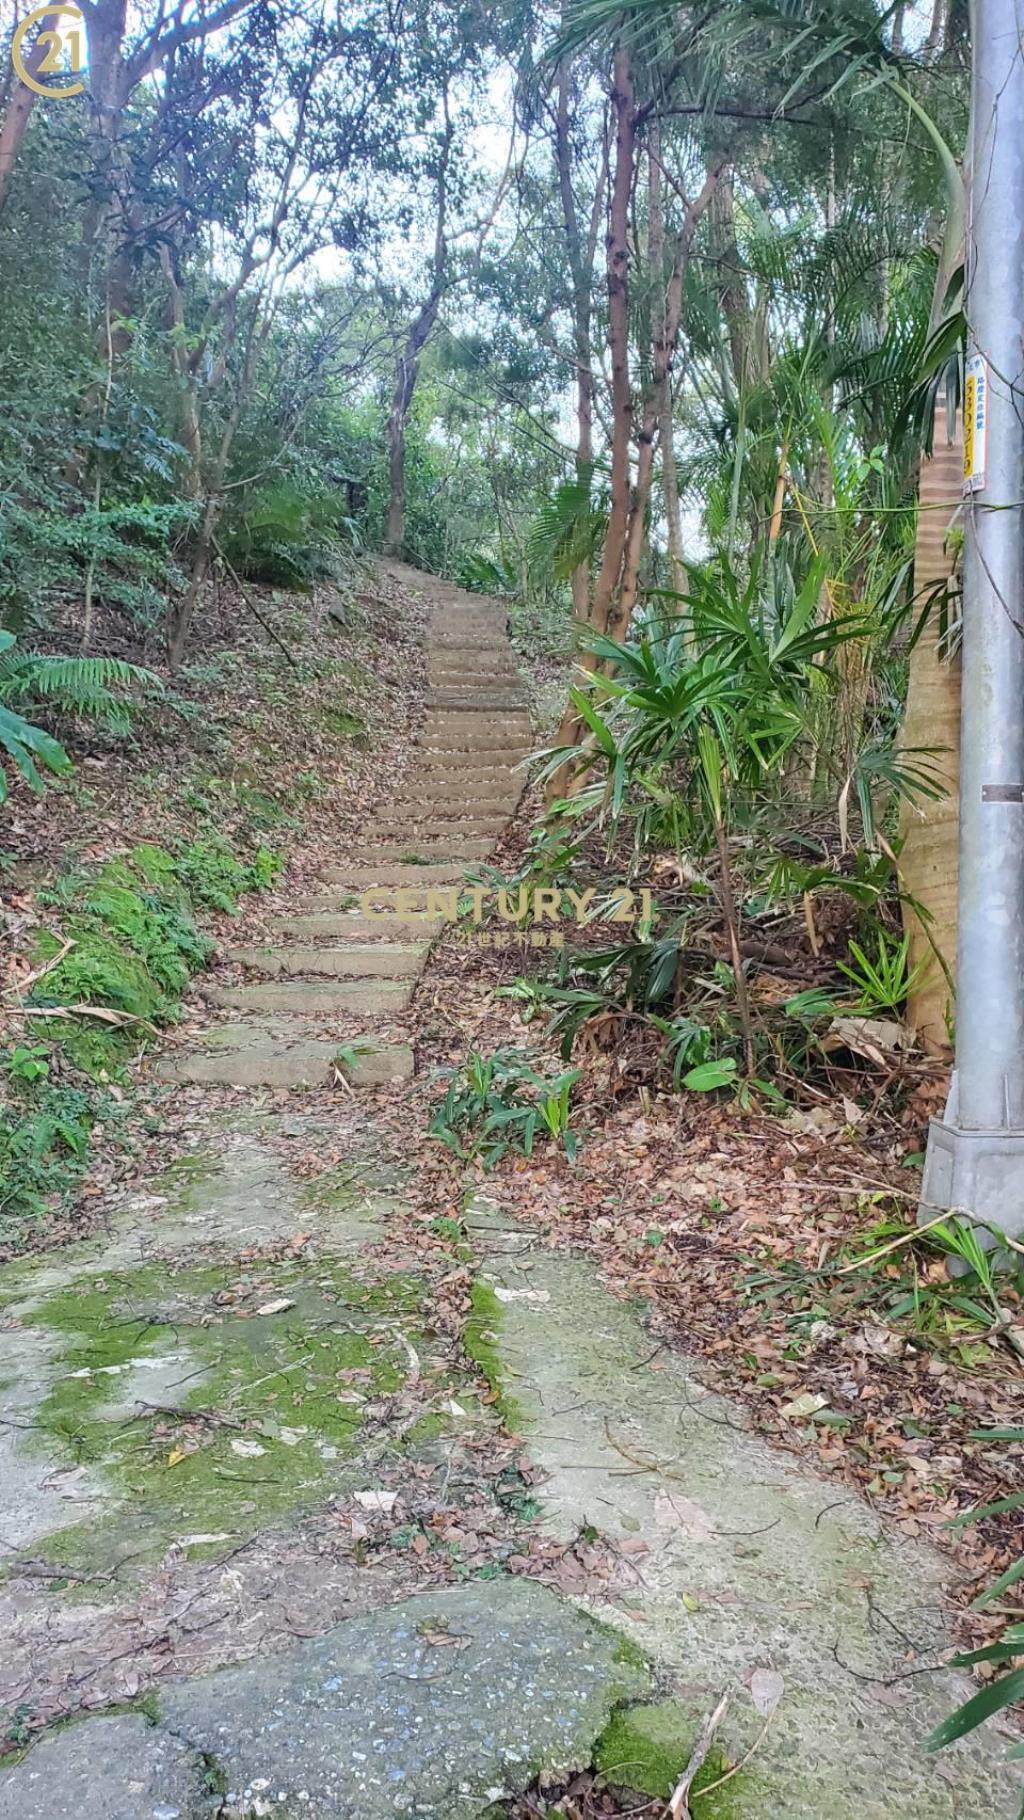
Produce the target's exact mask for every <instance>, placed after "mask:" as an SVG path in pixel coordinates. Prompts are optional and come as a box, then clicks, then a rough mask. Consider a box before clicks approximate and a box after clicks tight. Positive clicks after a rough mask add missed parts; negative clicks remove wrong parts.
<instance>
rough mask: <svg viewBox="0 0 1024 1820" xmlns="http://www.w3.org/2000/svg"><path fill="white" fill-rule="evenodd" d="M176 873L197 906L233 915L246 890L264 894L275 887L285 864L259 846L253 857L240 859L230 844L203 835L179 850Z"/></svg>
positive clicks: (269, 851)
mask: <svg viewBox="0 0 1024 1820" xmlns="http://www.w3.org/2000/svg"><path fill="white" fill-rule="evenodd" d="M174 865H175V873H176V875H177V877H178V879H179V880H180V882H181V884H182V885H183V886H184V888H185V890H186V891H187V892H188V894H189V896H190V897H191V898H193V899H194V901H195V902H196V903H199V904H208V905H209V906H210V907H211V909H214V910H223V911H225V912H227V913H229V914H230V913H231V912H233V911H235V910H237V908H238V900H239V898H240V897H241V896H242V895H243V894H244V893H245V892H246V891H262V890H265V888H266V887H267V886H268V885H270V884H272V883H273V881H274V879H275V878H276V877H277V874H278V872H279V871H280V870H281V865H282V861H281V859H280V857H279V855H277V854H276V853H274V852H272V851H271V849H270V848H269V847H265V846H262V845H261V846H259V847H257V849H256V851H255V853H254V854H253V856H252V858H251V859H249V860H240V859H239V858H238V857H237V855H236V854H235V853H234V851H233V850H232V848H231V847H230V846H229V845H228V843H227V841H225V840H221V839H219V838H218V837H217V836H215V835H206V836H201V837H200V838H198V839H197V840H194V841H190V842H189V844H188V845H187V846H184V847H182V848H180V849H179V851H178V853H177V854H176V857H175V862H174Z"/></svg>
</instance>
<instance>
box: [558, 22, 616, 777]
mask: <svg viewBox="0 0 1024 1820" xmlns="http://www.w3.org/2000/svg"><path fill="white" fill-rule="evenodd" d="M612 107H613V110H614V117H615V163H614V171H613V176H612V187H611V196H610V198H609V209H608V233H607V236H606V239H605V270H606V275H607V286H608V346H609V350H610V352H611V362H612V388H611V389H612V438H611V504H610V509H609V513H608V525H607V529H606V532H605V540H604V550H603V552H602V556H601V567H600V570H599V571H598V576H597V581H596V584H595V588H594V599H593V606H592V608H591V615H590V617H591V620H592V623H593V624H594V625H595V626H596V627H597V629H598V630H599V631H602V632H604V631H606V630H607V628H608V621H609V617H610V615H611V610H612V602H613V600H614V597H615V590H616V587H617V585H618V581H619V574H620V571H621V568H622V558H623V554H624V551H625V546H626V536H627V532H628V528H629V493H630V487H629V482H630V434H631V430H632V423H633V391H632V387H631V385H630V380H629V276H628V274H629V205H630V198H631V196H632V193H633V168H634V162H635V156H636V104H635V98H634V92H633V73H632V69H631V66H630V60H629V52H628V51H626V50H624V49H623V48H622V47H621V46H618V47H617V48H616V51H615V59H614V64H613V70H612ZM580 661H581V663H582V666H583V668H584V669H588V670H593V669H594V668H596V662H597V660H596V658H595V657H594V656H593V654H592V653H591V652H589V651H588V652H584V653H583V656H582V658H581V660H580ZM581 724H582V723H581V721H580V717H579V715H578V714H577V712H576V707H575V705H574V703H573V702H572V701H571V700H570V701H568V702H567V703H566V707H565V712H564V713H563V715H562V721H561V725H560V727H559V729H558V733H557V736H556V740H555V744H556V745H558V746H572V745H575V743H576V741H577V739H578V738H579V733H580V727H581ZM565 782H566V776H565V767H564V766H563V767H562V768H561V769H560V770H559V771H557V772H556V773H555V774H554V775H553V776H552V778H551V779H550V780H549V783H548V789H547V800H548V801H549V802H552V801H553V800H554V799H555V797H557V796H560V795H562V794H564V789H565Z"/></svg>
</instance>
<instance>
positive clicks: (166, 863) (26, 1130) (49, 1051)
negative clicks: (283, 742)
mask: <svg viewBox="0 0 1024 1820" xmlns="http://www.w3.org/2000/svg"><path fill="white" fill-rule="evenodd" d="M279 864H280V862H279V860H278V859H277V857H276V856H275V855H274V854H273V853H272V852H271V851H270V849H269V848H267V847H264V846H260V847H258V848H257V849H256V850H255V852H254V853H253V855H252V856H251V857H249V858H240V857H239V856H238V855H237V854H236V853H235V852H234V851H233V849H232V848H231V847H230V846H229V845H228V844H227V842H226V841H224V840H222V839H220V838H219V837H218V836H215V835H212V834H206V835H201V836H198V837H197V838H195V839H192V840H189V841H184V840H183V841H181V842H179V843H176V844H175V845H174V846H172V847H161V846H157V845H156V844H155V843H152V842H144V843H141V844H140V845H138V846H136V847H133V848H132V849H131V851H130V852H129V853H127V854H125V855H121V856H118V857H117V858H114V859H110V860H107V861H106V863H105V864H104V865H102V866H101V867H100V868H99V869H98V870H96V871H91V872H90V871H85V870H75V871H72V872H70V873H68V874H66V875H65V876H64V877H63V878H62V879H60V880H58V881H57V883H56V884H54V885H53V886H52V887H51V888H50V889H48V890H46V891H42V892H40V893H39V895H38V898H37V903H38V906H39V912H40V921H39V925H38V927H37V928H36V930H35V932H34V942H33V953H32V972H33V975H34V977H33V978H32V979H31V981H30V983H29V985H28V992H27V997H26V1000H25V1005H24V1016H23V1018H22V1020H21V1021H22V1024H23V1028H24V1031H25V1032H26V1033H27V1034H24V1035H22V1036H21V1037H20V1038H19V1039H18V1040H15V1041H14V1042H13V1043H11V1044H9V1045H8V1046H7V1047H6V1049H2V1050H0V1246H2V1247H4V1248H5V1249H10V1250H18V1249H21V1248H22V1247H23V1246H24V1245H25V1244H27V1243H29V1242H30V1241H31V1240H32V1239H33V1238H34V1237H35V1236H37V1235H38V1234H39V1233H40V1232H41V1231H43V1230H45V1229H46V1228H47V1226H49V1225H51V1224H52V1223H53V1222H54V1221H55V1220H56V1219H57V1218H59V1216H60V1215H61V1214H62V1213H63V1212H65V1211H66V1210H67V1209H68V1208H69V1207H70V1206H71V1204H72V1203H73V1201H74V1198H75V1195H76V1192H77V1190H78V1189H79V1187H80V1184H81V1181H82V1177H83V1175H84V1174H85V1171H86V1170H87V1168H88V1165H89V1160H90V1155H91V1152H92V1140H93V1134H94V1132H96V1131H97V1129H99V1130H101V1131H102V1133H103V1136H104V1141H105V1142H107V1143H109V1142H111V1141H115V1142H116V1141H119V1138H118V1130H119V1127H120V1125H121V1124H122V1123H123V1116H124V1115H123V1091H122V1089H123V1084H124V1082H125V1081H126V1080H127V1078H128V1077H127V1073H126V1065H127V1063H128V1061H129V1060H130V1058H131V1057H132V1055H133V1054H136V1053H137V1052H138V1051H139V1049H140V1048H141V1047H144V1046H145V1044H146V1042H147V1041H149V1040H150V1039H151V1038H152V1037H153V1036H155V1035H156V1034H157V1032H158V1029H159V1027H160V1026H161V1025H163V1024H168V1023H171V1022H173V1021H174V1019H175V1018H176V1017H177V1015H178V1008H179V1005H180V1001H181V997H182V994H183V993H184V991H185V988H186V986H187V985H188V981H189V978H190V976H191V975H192V974H193V973H194V972H196V971H197V970H198V969H199V968H201V967H203V966H205V964H206V962H207V960H208V959H209V956H210V954H211V952H212V946H213V944H212V943H211V941H210V939H209V937H208V936H206V935H204V934H203V933H202V932H201V931H200V929H199V928H198V927H197V924H196V920H195V916H196V911H197V910H199V909H206V908H209V909H215V910H219V911H222V912H231V911H234V910H235V909H237V907H238V902H239V899H240V897H241V896H242V894H243V893H244V892H247V891H252V890H258V889H260V888H261V887H262V886H265V885H267V884H269V883H270V881H271V879H272V878H273V877H274V874H275V872H276V871H277V869H278V866H279Z"/></svg>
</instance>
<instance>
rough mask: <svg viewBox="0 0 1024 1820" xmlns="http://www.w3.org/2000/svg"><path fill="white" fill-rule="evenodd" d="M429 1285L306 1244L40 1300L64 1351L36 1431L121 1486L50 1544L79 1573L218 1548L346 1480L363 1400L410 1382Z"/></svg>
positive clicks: (81, 1286)
mask: <svg viewBox="0 0 1024 1820" xmlns="http://www.w3.org/2000/svg"><path fill="white" fill-rule="evenodd" d="M422 1297H423V1290H422V1285H419V1284H418V1283H416V1282H415V1280H414V1279H412V1278H409V1277H399V1278H395V1279H387V1280H385V1281H384V1282H383V1283H378V1284H373V1285H366V1284H363V1283H360V1282H358V1281H357V1280H356V1279H355V1277H354V1276H353V1274H352V1272H351V1271H350V1270H349V1269H348V1268H346V1267H345V1266H343V1265H341V1264H339V1263H338V1262H337V1261H330V1262H325V1261H323V1260H316V1259H310V1258H306V1259H302V1260H294V1259H291V1260H286V1261H283V1262H275V1263H268V1262H266V1261H265V1260H259V1261H258V1262H256V1263H253V1264H249V1265H236V1266H234V1267H233V1268H231V1267H227V1268H225V1266H224V1265H222V1264H218V1265H216V1266H213V1265H211V1266H189V1267H187V1268H174V1267H173V1266H171V1265H168V1264H167V1263H166V1262H161V1263H158V1264H150V1265H145V1266H141V1267H139V1268H138V1269H133V1270H131V1271H119V1272H116V1273H113V1272H112V1273H108V1274H107V1275H104V1276H92V1277H88V1278H83V1279H80V1280H79V1281H77V1282H75V1283H73V1284H72V1285H71V1286H70V1287H68V1288H64V1289H62V1290H60V1291H59V1292H58V1293H55V1294H52V1295H50V1296H44V1297H43V1298H41V1300H40V1302H39V1303H38V1305H37V1306H36V1307H35V1308H34V1310H33V1313H32V1317H31V1318H32V1320H33V1322H34V1323H35V1324H36V1325H38V1326H40V1327H44V1328H49V1329H50V1330H52V1332H53V1334H54V1336H55V1339H56V1342H57V1346H56V1351H57V1358H56V1360H55V1366H54V1372H53V1377H52V1381H51V1384H50V1388H49V1390H48V1392H47V1394H46V1395H45V1397H44V1398H43V1400H42V1403H41V1404H40V1407H39V1411H38V1415H37V1422H38V1434H37V1438H36V1442H35V1444H36V1445H39V1446H42V1447H45V1448H46V1449H47V1450H48V1451H50V1452H51V1453H52V1451H53V1450H54V1447H56V1449H57V1451H58V1453H59V1455H60V1456H62V1457H65V1458H67V1459H69V1460H70V1461H73V1462H75V1463H78V1462H82V1461H86V1462H89V1463H90V1464H91V1465H92V1466H93V1467H95V1468H98V1469H99V1471H100V1474H101V1477H102V1478H103V1479H105V1480H106V1481H107V1482H108V1483H109V1485H110V1488H111V1492H112V1494H113V1497H114V1499H115V1500H116V1504H115V1507H114V1508H113V1509H112V1511H111V1513H110V1515H109V1516H108V1517H107V1519H106V1520H105V1521H104V1522H103V1523H96V1522H90V1523H85V1524H80V1525H75V1526H73V1527H71V1528H67V1529H64V1530H61V1531H59V1532H58V1533H57V1534H55V1535H51V1536H50V1537H49V1538H48V1539H47V1540H46V1542H45V1543H44V1544H43V1547H44V1551H45V1553H46V1554H47V1556H48V1557H49V1559H51V1560H52V1561H55V1562H59V1563H61V1564H62V1565H66V1566H67V1568H68V1571H69V1576H74V1575H76V1574H79V1573H83V1572H84V1573H97V1572H100V1571H104V1570H105V1569H107V1568H109V1567H110V1566H112V1565H113V1564H115V1563H117V1562H120V1561H122V1560H124V1559H125V1558H126V1557H128V1556H130V1557H131V1558H133V1559H134V1558H135V1557H136V1556H138V1557H139V1558H140V1559H141V1558H145V1557H146V1556H147V1555H152V1554H154V1553H159V1552H161V1551H162V1550H163V1549H164V1548H165V1547H166V1546H167V1544H168V1542H169V1541H171V1540H174V1541H176V1542H177V1543H179V1545H184V1546H185V1547H187V1548H188V1549H189V1551H190V1552H192V1553H202V1552H213V1553H216V1552H217V1550H218V1549H219V1548H223V1547H224V1546H225V1545H226V1543H227V1540H228V1539H229V1538H232V1537H235V1536H237V1535H238V1534H248V1533H251V1532H252V1531H254V1530H255V1529H257V1528H259V1527H260V1526H261V1525H262V1524H264V1523H266V1522H267V1521H270V1520H274V1519H277V1518H279V1517H281V1516H283V1515H285V1514H288V1513H293V1512H297V1511H301V1510H303V1509H306V1508H310V1507H312V1506H313V1505H315V1504H316V1503H317V1502H319V1501H320V1500H321V1499H322V1497H323V1496H324V1495H325V1494H326V1493H327V1491H329V1490H332V1489H337V1488H338V1487H339V1486H344V1484H345V1482H346V1481H345V1475H346V1465H348V1467H349V1469H350V1470H351V1466H352V1456H353V1455H354V1453H355V1451H356V1449H357V1447H358V1446H359V1445H360V1442H361V1438H362V1437H361V1431H362V1427H363V1412H364V1406H365V1405H366V1404H367V1403H373V1402H379V1400H380V1398H381V1397H386V1396H388V1395H390V1394H392V1393H394V1392H395V1391H397V1390H398V1389H399V1388H400V1387H401V1385H402V1384H403V1382H404V1381H405V1375H406V1371H407V1352H406V1348H405V1344H404V1342H405V1338H406V1337H407V1336H408V1337H409V1338H411V1339H412V1341H413V1343H414V1344H415V1342H416V1338H417V1335H416V1330H415V1327H414V1325H413V1322H414V1316H415V1311H416V1310H417V1309H418V1307H419V1306H420V1304H421V1301H422ZM261 1310H263V1312H262V1313H261V1312H260V1311H261Z"/></svg>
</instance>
